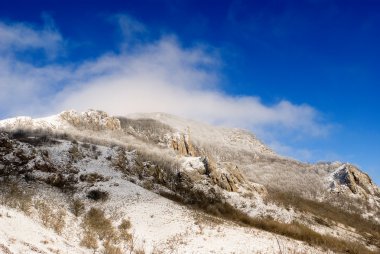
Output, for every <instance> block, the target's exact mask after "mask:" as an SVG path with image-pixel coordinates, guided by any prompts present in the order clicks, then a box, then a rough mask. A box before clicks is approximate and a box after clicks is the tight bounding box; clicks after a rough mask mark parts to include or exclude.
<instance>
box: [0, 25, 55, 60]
mask: <svg viewBox="0 0 380 254" xmlns="http://www.w3.org/2000/svg"><path fill="white" fill-rule="evenodd" d="M61 44H62V37H61V35H60V34H59V33H58V32H57V31H56V29H55V27H54V25H53V24H52V23H50V24H45V26H44V27H43V28H42V29H36V28H34V27H32V26H30V25H27V24H23V23H3V22H0V53H1V54H3V55H4V54H11V53H14V52H19V51H26V50H37V49H42V50H44V51H45V53H47V54H49V55H53V56H54V55H55V54H56V53H57V52H56V51H57V50H58V48H59V46H60V45H61Z"/></svg>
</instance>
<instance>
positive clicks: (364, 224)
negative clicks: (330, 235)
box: [269, 190, 380, 248]
mask: <svg viewBox="0 0 380 254" xmlns="http://www.w3.org/2000/svg"><path fill="white" fill-rule="evenodd" d="M269 199H271V200H273V201H275V202H276V203H278V204H280V205H282V206H288V207H293V208H295V209H297V210H299V211H301V212H304V213H311V214H313V215H314V216H315V221H316V222H317V223H319V224H322V225H324V226H331V225H332V223H333V222H338V223H341V224H343V225H346V226H348V227H351V228H354V229H355V230H356V232H357V233H359V234H360V235H362V236H363V237H364V238H365V239H366V240H367V243H368V244H372V245H375V246H377V247H378V248H380V225H379V224H376V223H374V222H372V221H369V220H366V219H364V218H363V217H362V216H361V215H360V214H359V213H352V212H347V211H346V210H343V209H341V208H338V207H335V206H332V205H330V204H328V203H325V202H317V201H313V200H309V199H304V198H302V197H299V196H298V195H297V194H294V193H286V192H279V191H275V190H271V191H270V192H269ZM322 218H323V219H322Z"/></svg>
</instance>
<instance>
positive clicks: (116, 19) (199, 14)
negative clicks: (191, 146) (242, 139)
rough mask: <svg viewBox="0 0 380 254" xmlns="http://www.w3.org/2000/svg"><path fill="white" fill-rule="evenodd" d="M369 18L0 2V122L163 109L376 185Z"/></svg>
mask: <svg viewBox="0 0 380 254" xmlns="http://www.w3.org/2000/svg"><path fill="white" fill-rule="evenodd" d="M379 11H380V1H375V0H373V1H370V0H361V1H354V0H347V1H343V0H341V1H339V0H336V1H334V0H303V1H301V0H299V1H291V0H288V1H285V0H283V1H281V0H277V1H270V0H269V1H244V0H240V1H220V0H219V1H212V0H210V1H185V0H182V1H181V0H173V1H169V0H167V1H164V0H163V1H159V0H155V1H153V0H150V1H148V0H147V1H133V0H132V1H112V0H109V1H58V0H55V1H51V0H49V1H41V0H36V1H17V0H15V1H1V7H0V57H1V59H0V67H1V71H0V88H1V89H2V94H1V95H0V100H1V101H2V103H1V104H0V117H1V118H5V117H11V116H15V115H19V114H22V115H33V116H40V115H46V114H51V113H56V111H59V110H63V109H65V108H76V109H78V110H82V109H86V108H89V107H91V108H100V109H105V110H106V111H110V113H113V114H127V113H132V112H134V111H168V112H169V113H174V114H178V115H182V116H185V117H190V118H195V119H198V120H201V121H208V122H210V123H214V124H221V125H228V126H234V127H242V128H246V129H250V130H253V131H254V132H255V133H257V135H258V136H259V137H260V138H261V139H263V140H264V141H265V142H267V143H268V144H270V145H271V146H272V147H273V148H274V149H275V150H277V151H278V152H279V153H281V154H284V155H288V156H291V157H295V158H298V159H301V160H303V161H308V162H314V161H326V160H329V161H331V160H332V161H335V160H339V161H349V162H352V163H354V164H357V165H359V166H360V167H361V168H362V169H363V170H364V171H366V172H368V173H369V174H370V175H371V176H372V177H373V179H374V180H375V181H376V183H377V184H379V183H380V166H379V165H380V132H379V130H380V117H379V116H380V113H379V111H380V100H379V99H378V98H377V97H378V96H379V94H380V88H379V85H380V71H379V70H380V61H379V59H380V47H379V46H378V45H380V29H379V28H380V16H379V15H378V13H379ZM109 91H111V92H109ZM112 91H113V92H112ZM173 97H175V98H177V100H175V99H173ZM15 98H18V99H15ZM136 98H139V99H136ZM152 102H154V103H152ZM157 104H158V105H157Z"/></svg>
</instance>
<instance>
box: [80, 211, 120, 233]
mask: <svg viewBox="0 0 380 254" xmlns="http://www.w3.org/2000/svg"><path fill="white" fill-rule="evenodd" d="M83 225H84V228H85V229H86V230H88V231H90V232H94V233H96V234H97V235H98V236H99V239H101V240H102V239H105V238H107V239H108V238H112V237H113V236H114V228H113V226H112V223H111V220H110V219H108V218H106V216H105V215H104V211H102V210H100V209H98V208H94V207H92V208H91V209H90V210H89V211H88V212H87V213H86V215H85V217H84V220H83Z"/></svg>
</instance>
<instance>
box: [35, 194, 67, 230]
mask: <svg viewBox="0 0 380 254" xmlns="http://www.w3.org/2000/svg"><path fill="white" fill-rule="evenodd" d="M34 206H35V208H36V209H37V211H38V216H39V217H40V219H41V221H42V224H43V225H44V226H45V227H48V228H51V229H53V230H54V231H55V232H56V233H57V234H61V233H62V230H63V228H64V227H65V224H66V223H65V216H66V212H65V211H64V210H62V209H59V210H58V211H54V210H52V209H51V208H50V206H49V205H47V204H46V203H45V202H43V201H41V200H37V201H35V203H34Z"/></svg>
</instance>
